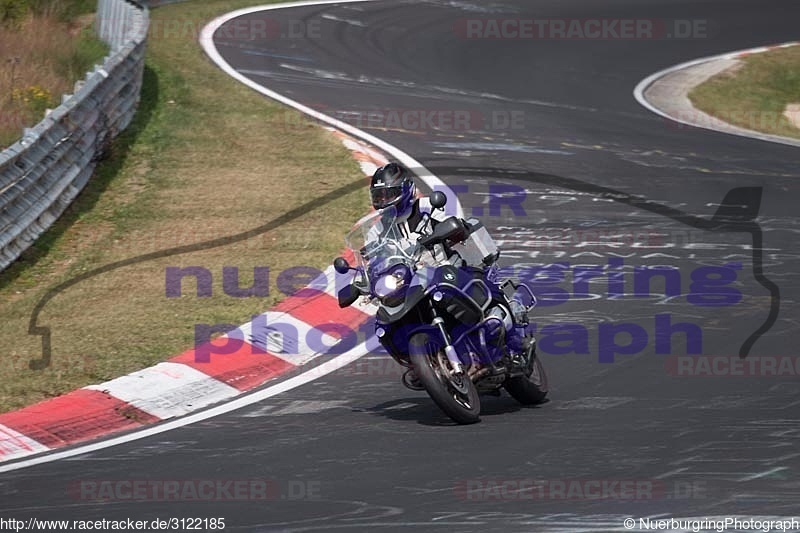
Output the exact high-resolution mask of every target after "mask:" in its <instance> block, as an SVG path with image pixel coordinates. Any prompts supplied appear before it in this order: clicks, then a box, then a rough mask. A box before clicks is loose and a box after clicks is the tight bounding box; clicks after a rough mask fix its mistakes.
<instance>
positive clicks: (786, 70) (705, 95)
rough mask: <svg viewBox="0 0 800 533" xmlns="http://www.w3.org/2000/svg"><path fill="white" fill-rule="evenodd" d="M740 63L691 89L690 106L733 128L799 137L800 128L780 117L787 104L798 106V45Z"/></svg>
mask: <svg viewBox="0 0 800 533" xmlns="http://www.w3.org/2000/svg"><path fill="white" fill-rule="evenodd" d="M741 61H742V66H741V68H738V69H736V70H735V71H732V72H724V73H722V74H719V75H717V76H714V77H713V78H711V79H710V80H708V81H706V82H705V83H703V84H701V85H698V86H697V87H695V88H694V89H692V91H691V92H690V93H689V99H690V100H691V101H692V104H693V105H694V106H695V107H696V108H697V109H700V110H701V111H705V112H706V113H708V114H710V115H713V116H715V117H717V118H720V119H722V120H725V121H726V122H729V123H731V124H734V125H736V126H740V127H743V128H747V129H750V130H755V131H760V132H764V133H770V134H773V135H783V136H785V137H794V138H800V129H798V128H797V127H795V126H794V125H793V124H792V123H791V121H790V120H789V119H788V118H787V117H785V116H784V110H785V109H786V106H787V105H789V104H800V46H794V47H791V48H785V49H779V50H774V51H770V52H765V53H762V54H754V55H751V56H748V57H745V58H744V59H742V60H741Z"/></svg>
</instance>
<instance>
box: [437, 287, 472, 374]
mask: <svg viewBox="0 0 800 533" xmlns="http://www.w3.org/2000/svg"><path fill="white" fill-rule="evenodd" d="M431 314H432V315H433V321H431V324H432V325H433V326H436V327H437V328H439V333H441V334H442V339H443V340H444V344H445V346H444V354H445V355H446V356H447V360H448V361H450V367H451V368H452V369H453V371H452V372H451V375H453V376H461V375H463V374H464V365H463V364H462V363H461V359H459V358H458V354H457V353H456V349H455V347H454V346H453V341H452V340H451V339H450V334H449V333H448V332H447V329H445V327H444V319H443V318H442V317H440V316H439V313H437V312H436V308H435V307H434V306H433V302H431Z"/></svg>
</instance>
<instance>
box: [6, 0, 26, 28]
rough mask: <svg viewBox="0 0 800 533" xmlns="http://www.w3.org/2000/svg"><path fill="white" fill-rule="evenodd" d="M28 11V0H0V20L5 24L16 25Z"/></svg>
mask: <svg viewBox="0 0 800 533" xmlns="http://www.w3.org/2000/svg"><path fill="white" fill-rule="evenodd" d="M28 11H30V2H29V1H28V0H0V22H2V23H3V25H5V26H16V25H17V24H19V23H20V22H21V21H22V19H23V18H25V15H27V14H28Z"/></svg>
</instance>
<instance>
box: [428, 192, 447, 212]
mask: <svg viewBox="0 0 800 533" xmlns="http://www.w3.org/2000/svg"><path fill="white" fill-rule="evenodd" d="M430 202H431V206H433V208H434V209H441V208H443V207H444V206H445V204H447V196H445V194H444V193H443V192H442V191H434V192H432V193H431V196H430Z"/></svg>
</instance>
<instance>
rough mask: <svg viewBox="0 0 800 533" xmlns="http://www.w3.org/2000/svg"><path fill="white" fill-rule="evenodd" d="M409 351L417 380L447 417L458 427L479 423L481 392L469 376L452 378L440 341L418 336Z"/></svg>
mask: <svg viewBox="0 0 800 533" xmlns="http://www.w3.org/2000/svg"><path fill="white" fill-rule="evenodd" d="M409 352H410V353H409V356H410V358H411V363H412V364H413V365H414V372H415V373H416V374H417V378H418V379H419V380H420V382H422V385H423V386H424V387H425V390H426V391H427V392H428V395H429V396H430V397H431V398H432V399H433V401H434V402H435V403H436V405H438V406H439V408H440V409H441V410H442V411H444V412H445V414H446V415H447V416H449V417H450V418H452V419H453V420H455V421H456V422H458V423H459V424H474V423H475V422H478V421H479V420H480V413H481V402H480V398H479V397H478V390H477V389H476V388H475V384H474V383H472V380H471V379H470V378H469V376H467V375H466V374H462V375H459V376H450V374H449V372H448V371H447V369H448V368H449V365H450V362H449V361H448V359H447V356H446V355H445V353H444V346H442V343H441V341H439V340H437V339H435V338H434V337H433V336H431V335H428V334H427V333H417V334H416V335H414V336H413V337H411V340H410V341H409Z"/></svg>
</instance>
